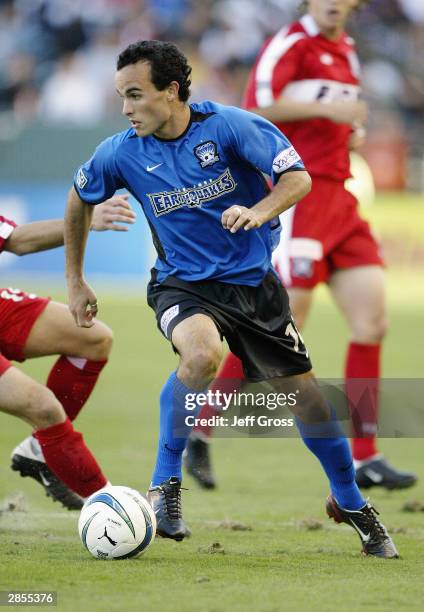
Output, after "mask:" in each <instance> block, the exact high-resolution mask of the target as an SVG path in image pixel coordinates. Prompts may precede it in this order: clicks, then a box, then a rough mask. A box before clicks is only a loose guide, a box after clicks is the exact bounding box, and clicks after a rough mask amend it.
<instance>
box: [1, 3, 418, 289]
mask: <svg viewBox="0 0 424 612" xmlns="http://www.w3.org/2000/svg"><path fill="white" fill-rule="evenodd" d="M299 4H300V1H299V0H202V1H198V0H90V2H86V1H83V0H31V2H28V1H27V0H0V209H1V210H2V211H3V214H5V215H9V216H11V217H13V218H15V219H16V220H17V221H18V222H23V221H29V220H35V219H40V218H48V217H59V216H61V215H62V214H63V211H64V206H65V199H66V193H67V190H68V188H69V186H70V184H71V180H72V176H73V173H74V170H75V168H76V167H77V166H78V165H79V163H80V162H82V161H85V160H86V159H87V158H88V157H89V156H90V155H91V153H92V151H93V149H94V147H95V146H96V145H97V144H98V142H99V141H100V140H101V139H103V138H104V137H106V136H108V135H110V134H112V133H114V132H115V131H120V130H121V129H125V128H126V127H127V122H126V120H125V119H124V118H122V117H121V115H120V110H121V109H120V100H119V99H118V96H116V94H115V92H114V87H113V74H114V66H115V59H116V56H117V54H118V53H119V51H120V50H121V49H122V48H123V47H125V46H126V45H127V44H128V43H129V42H131V41H134V40H136V39H141V38H161V39H169V40H173V41H175V42H177V43H178V44H179V45H180V46H181V47H182V48H183V49H184V51H185V52H186V53H187V54H188V56H189V58H190V62H191V64H192V66H193V82H194V85H193V96H192V99H193V100H194V101H196V100H200V99H204V98H211V99H214V100H217V101H220V102H223V103H228V104H236V105H237V104H239V103H240V100H241V95H242V92H243V88H244V85H245V82H246V78H247V73H248V70H249V67H250V66H251V64H252V63H253V61H254V58H255V55H256V54H257V52H258V50H259V48H260V47H261V45H262V43H263V41H264V39H265V38H266V37H267V36H268V35H270V34H272V33H273V32H274V31H276V30H277V29H278V28H280V27H281V26H282V25H284V24H285V23H288V22H289V21H291V20H292V19H293V18H295V17H296V15H297V14H298V11H299ZM350 29H351V32H352V34H353V35H354V37H355V38H356V40H357V44H358V50H359V55H360V58H361V60H362V63H363V85H364V91H365V97H366V99H367V100H368V101H369V104H370V107H371V115H370V123H369V138H368V142H367V145H366V147H365V148H364V150H363V151H362V154H363V155H364V157H365V158H366V159H367V161H368V164H369V166H370V167H371V170H372V174H373V176H374V181H375V183H376V186H377V190H378V193H380V192H382V191H384V192H385V193H387V192H390V191H391V192H392V196H391V197H387V196H385V195H383V196H381V195H380V196H379V197H378V199H377V206H374V207H373V208H372V210H370V211H367V212H366V214H369V215H370V216H371V217H375V218H376V219H375V221H376V227H377V230H378V231H381V233H382V239H383V244H384V247H385V250H386V258H387V260H388V263H389V264H391V265H393V264H397V265H403V266H404V267H405V268H407V269H409V268H410V267H411V266H413V267H416V266H417V265H418V266H419V265H422V262H423V261H424V246H423V245H422V232H421V230H422V229H423V224H424V221H423V210H424V202H421V198H420V196H421V195H422V192H423V190H424V122H423V117H424V63H423V62H422V57H423V52H424V2H422V0H371V1H370V2H369V3H368V5H367V6H366V7H365V8H363V9H362V10H361V11H360V12H359V13H358V14H357V15H355V16H354V18H353V20H352V22H351V27H350ZM402 192H403V194H405V193H407V192H408V193H409V194H410V195H409V196H408V197H406V196H405V195H402V196H401V195H400V193H402ZM414 194H415V195H414ZM111 251H112V252H113V253H115V254H116V253H119V256H118V257H113V258H111V257H110V256H109V254H110V252H111ZM152 259H153V253H152V249H151V247H150V239H149V236H148V232H147V229H146V226H145V223H144V219H142V215H141V214H140V215H139V222H138V224H137V227H136V228H131V231H130V232H129V234H128V235H121V236H117V235H116V234H114V235H100V236H99V235H96V236H92V238H91V240H90V253H89V258H88V264H89V270H90V272H92V273H93V274H101V275H108V276H110V275H113V276H114V277H115V279H117V278H118V277H119V278H120V279H121V280H122V279H123V278H125V279H126V280H128V278H129V277H132V278H133V279H134V278H140V275H141V276H144V275H145V274H146V273H147V270H148V268H149V266H150V264H151V262H152ZM0 266H1V267H0V273H1V276H2V277H3V278H4V279H5V281H7V282H9V283H12V279H16V277H17V276H19V275H20V274H23V275H28V274H31V277H32V279H33V280H34V275H35V278H36V279H38V280H39V281H41V280H42V279H46V278H47V276H46V275H52V274H54V275H60V274H61V273H62V271H63V256H60V255H58V253H57V252H56V253H50V254H40V255H36V256H34V257H31V258H23V259H18V258H16V257H13V256H7V257H6V256H3V257H2V259H1V263H0ZM124 275H125V277H124ZM14 282H15V283H16V280H15V281H14Z"/></svg>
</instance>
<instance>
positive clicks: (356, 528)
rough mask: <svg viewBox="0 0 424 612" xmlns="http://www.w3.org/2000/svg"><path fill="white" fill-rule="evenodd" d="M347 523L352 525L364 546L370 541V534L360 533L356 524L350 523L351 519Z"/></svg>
mask: <svg viewBox="0 0 424 612" xmlns="http://www.w3.org/2000/svg"><path fill="white" fill-rule="evenodd" d="M349 521H350V522H351V523H352V527H353V528H354V529H355V530H356V531H357V532H358V533H359V535H360V536H361V540H362V541H363V542H365V544H366V543H367V542H368V540H369V539H370V537H371V534H370V533H364V532H363V531H361V530H360V529H359V527H358V525H357V524H356V523H355V522H354V521H352V519H351V518H349Z"/></svg>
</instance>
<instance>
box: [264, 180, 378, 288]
mask: <svg viewBox="0 0 424 612" xmlns="http://www.w3.org/2000/svg"><path fill="white" fill-rule="evenodd" d="M281 222H282V225H283V231H282V235H281V241H280V244H279V246H278V247H277V249H276V250H275V251H274V256H273V263H274V266H275V268H276V270H277V272H278V273H279V274H280V276H281V279H282V281H283V284H284V285H285V286H286V287H304V288H306V289H312V288H313V287H315V286H316V285H318V283H321V282H327V281H328V280H329V278H330V277H331V275H332V273H333V272H335V271H336V270H341V269H346V268H356V267H358V266H369V265H379V266H382V265H384V264H383V260H382V257H381V254H380V247H379V245H378V243H377V241H376V239H375V238H374V236H373V235H372V233H371V230H370V227H369V225H368V223H367V222H366V221H364V219H361V217H360V216H359V213H358V203H357V201H356V199H355V198H354V197H353V195H352V194H351V193H350V192H349V191H346V189H345V188H344V184H343V183H337V182H335V181H330V180H326V179H320V178H314V179H313V187H312V191H311V192H310V193H309V194H308V195H307V196H306V197H305V198H304V199H303V200H302V201H301V202H299V204H296V206H294V207H293V208H291V209H289V210H288V211H286V212H285V213H283V215H281Z"/></svg>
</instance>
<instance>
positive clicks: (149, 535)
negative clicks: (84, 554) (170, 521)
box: [78, 486, 156, 559]
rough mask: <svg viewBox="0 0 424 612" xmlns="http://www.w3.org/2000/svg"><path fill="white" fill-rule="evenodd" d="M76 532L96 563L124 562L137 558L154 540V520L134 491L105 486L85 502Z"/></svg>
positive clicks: (140, 497) (146, 503)
mask: <svg viewBox="0 0 424 612" xmlns="http://www.w3.org/2000/svg"><path fill="white" fill-rule="evenodd" d="M78 531H79V535H80V538H81V541H82V543H83V544H84V546H85V547H86V549H87V550H88V551H89V552H90V553H91V554H92V555H93V556H94V557H96V558H97V559H128V558H129V557H136V556H137V555H140V554H141V553H142V552H144V551H145V550H146V548H147V547H148V546H149V545H150V544H151V543H152V541H153V540H154V537H155V534H156V516H155V513H154V512H153V509H152V507H151V506H150V504H149V502H148V501H147V500H146V498H145V497H143V495H141V493H139V492H138V491H135V490H134V489H130V488H128V487H119V486H109V487H106V488H105V489H101V490H100V491H98V492H97V493H93V495H91V497H89V498H88V499H87V501H86V502H85V504H84V506H83V508H82V510H81V515H80V518H79V521H78Z"/></svg>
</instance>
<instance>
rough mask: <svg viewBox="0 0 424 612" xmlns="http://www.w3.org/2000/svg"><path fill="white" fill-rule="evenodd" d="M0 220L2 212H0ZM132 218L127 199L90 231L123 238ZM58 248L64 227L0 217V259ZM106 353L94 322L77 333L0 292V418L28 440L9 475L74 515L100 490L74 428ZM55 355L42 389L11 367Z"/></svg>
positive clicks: (101, 480)
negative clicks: (14, 420) (13, 421)
mask: <svg viewBox="0 0 424 612" xmlns="http://www.w3.org/2000/svg"><path fill="white" fill-rule="evenodd" d="M0 212H1V210H0ZM134 218H135V215H134V213H133V211H132V210H131V208H130V205H129V204H128V202H127V196H117V197H115V198H112V199H111V200H109V201H108V202H104V203H103V204H102V205H101V206H99V207H97V209H96V214H95V216H94V218H93V223H92V226H91V229H93V230H95V231H104V230H107V229H111V230H115V231H125V230H126V229H127V228H126V227H125V226H123V225H121V224H122V223H133V222H134ZM62 245H63V220H49V221H40V222H36V223H28V224H25V225H21V226H16V224H15V223H14V222H13V221H11V220H9V219H6V218H4V217H2V216H0V253H1V252H2V251H9V252H12V253H15V254H16V255H26V254H29V253H37V252H39V251H44V250H47V249H53V248H55V247H58V246H62ZM111 346H112V332H111V331H110V329H109V328H108V327H106V325H104V324H103V323H101V322H100V321H97V322H96V325H95V326H93V327H92V328H91V329H89V330H81V329H78V328H76V327H75V325H74V322H73V320H72V317H71V315H70V314H69V310H68V308H67V307H66V306H64V305H63V304H59V303H57V302H54V301H51V300H50V299H49V298H41V297H37V296H36V295H35V294H33V293H30V294H27V293H24V292H23V291H20V290H19V289H10V288H0V410H1V411H2V412H6V413H8V414H12V415H14V416H17V417H20V418H22V419H23V420H25V421H26V422H27V423H29V424H30V425H31V426H32V427H33V428H34V429H35V431H34V434H33V435H32V436H29V437H28V438H26V439H25V440H24V441H23V442H21V444H19V445H18V446H17V447H16V448H15V450H14V451H13V453H12V469H13V470H16V471H18V472H19V473H20V474H21V476H30V477H32V478H34V479H35V480H36V481H37V482H39V483H40V484H41V485H42V486H43V487H44V489H45V491H46V493H47V495H48V496H50V497H52V498H53V499H54V500H58V501H60V502H61V503H62V504H63V505H64V506H65V507H66V508H69V509H78V508H81V506H82V504H83V498H84V497H87V496H88V495H91V494H92V493H94V492H95V491H96V490H98V489H100V488H101V487H103V486H104V485H105V484H106V479H105V477H104V476H103V474H102V472H101V470H100V468H99V466H98V465H97V463H96V461H95V459H94V457H93V456H92V455H91V453H90V451H89V450H88V449H87V447H86V446H85V444H84V441H83V439H82V436H81V434H79V433H77V432H76V431H75V430H74V428H73V426H72V423H71V421H73V420H74V419H75V418H76V417H77V415H78V413H79V411H80V410H81V408H82V407H83V406H84V404H85V402H86V401H87V399H88V398H89V396H90V394H91V392H92V390H93V388H94V386H95V384H96V382H97V379H98V377H99V375H100V372H101V371H102V369H103V367H104V366H105V364H106V362H107V359H108V357H109V353H110V349H111ZM47 355H60V357H59V359H58V360H57V361H56V363H55V364H54V366H53V367H52V369H51V371H50V374H49V377H48V380H47V383H46V386H43V385H41V384H39V383H38V382H36V381H34V380H32V379H31V378H30V377H28V376H27V375H26V374H24V373H23V372H21V371H20V370H18V369H17V368H15V367H14V366H12V364H11V363H10V361H9V360H13V361H24V360H25V359H31V358H33V357H42V356H47Z"/></svg>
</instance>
